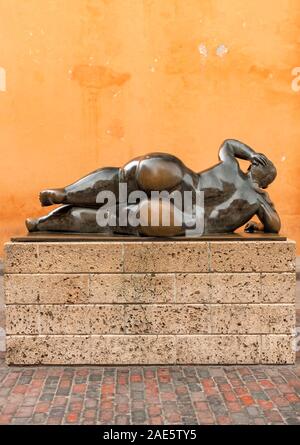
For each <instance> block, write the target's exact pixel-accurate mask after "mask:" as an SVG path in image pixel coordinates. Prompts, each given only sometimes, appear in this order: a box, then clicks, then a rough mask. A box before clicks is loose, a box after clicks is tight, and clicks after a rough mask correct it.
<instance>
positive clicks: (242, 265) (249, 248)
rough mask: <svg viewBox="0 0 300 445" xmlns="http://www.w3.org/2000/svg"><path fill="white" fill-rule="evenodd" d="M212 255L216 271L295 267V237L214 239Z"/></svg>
mask: <svg viewBox="0 0 300 445" xmlns="http://www.w3.org/2000/svg"><path fill="white" fill-rule="evenodd" d="M210 256H211V270H212V271H216V272H293V271H295V243H294V241H260V242H255V241H248V242H246V241H245V242H244V241H243V242H240V243H238V242H233V241H218V242H211V243H210Z"/></svg>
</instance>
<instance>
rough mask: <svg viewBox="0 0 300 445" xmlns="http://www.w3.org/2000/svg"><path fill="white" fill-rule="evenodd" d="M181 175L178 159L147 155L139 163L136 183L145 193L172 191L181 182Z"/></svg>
mask: <svg viewBox="0 0 300 445" xmlns="http://www.w3.org/2000/svg"><path fill="white" fill-rule="evenodd" d="M150 156H151V157H150ZM183 174H184V173H183V168H182V165H181V162H180V161H179V159H177V158H175V157H173V156H170V157H167V156H159V155H157V156H155V155H149V157H148V156H147V157H145V159H143V160H141V161H140V162H139V165H138V168H137V171H136V181H137V184H138V186H139V188H140V189H141V190H144V191H145V192H148V191H151V190H156V191H161V190H172V189H174V188H175V187H176V186H178V185H179V184H180V183H181V182H182V179H183Z"/></svg>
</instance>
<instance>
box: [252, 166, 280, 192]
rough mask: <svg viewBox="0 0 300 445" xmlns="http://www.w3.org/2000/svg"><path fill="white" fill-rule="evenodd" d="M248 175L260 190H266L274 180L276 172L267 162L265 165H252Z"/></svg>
mask: <svg viewBox="0 0 300 445" xmlns="http://www.w3.org/2000/svg"><path fill="white" fill-rule="evenodd" d="M249 173H250V174H251V179H252V181H253V182H255V183H256V184H258V186H259V187H260V188H262V189H266V188H267V187H268V185H269V184H271V183H272V182H273V181H274V179H275V178H276V175H277V171H276V168H275V166H274V164H273V163H272V162H271V161H268V163H267V165H261V164H252V165H251V166H250V167H249Z"/></svg>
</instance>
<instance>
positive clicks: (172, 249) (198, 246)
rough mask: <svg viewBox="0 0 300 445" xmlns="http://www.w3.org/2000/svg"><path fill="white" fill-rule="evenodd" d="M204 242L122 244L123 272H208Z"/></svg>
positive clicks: (205, 244)
mask: <svg viewBox="0 0 300 445" xmlns="http://www.w3.org/2000/svg"><path fill="white" fill-rule="evenodd" d="M208 270H209V257H208V243H206V242H203V241H202V242H186V241H177V242H176V241H171V242H169V241H160V242H145V241H144V242H135V243H124V271H125V272H161V273H162V272H208Z"/></svg>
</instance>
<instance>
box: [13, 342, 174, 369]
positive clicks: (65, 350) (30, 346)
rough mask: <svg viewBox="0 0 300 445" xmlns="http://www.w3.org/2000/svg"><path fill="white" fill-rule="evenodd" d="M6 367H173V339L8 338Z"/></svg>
mask: <svg viewBox="0 0 300 445" xmlns="http://www.w3.org/2000/svg"><path fill="white" fill-rule="evenodd" d="M6 361H7V363H8V364H16V365H30V364H35V365H38V364H43V365H62V364H66V363H67V364H69V365H73V364H91V365H102V364H106V365H122V364H131V365H139V364H153V365H154V364H175V363H176V348H175V339H174V336H163V335H144V336H143V335H135V336H131V335H126V336H123V335H120V336H119V335H104V336H102V335H93V336H85V335H69V336H67V335H63V336H58V335H50V336H45V335H38V336H29V335H23V336H21V335H19V336H8V338H7V355H6Z"/></svg>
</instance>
